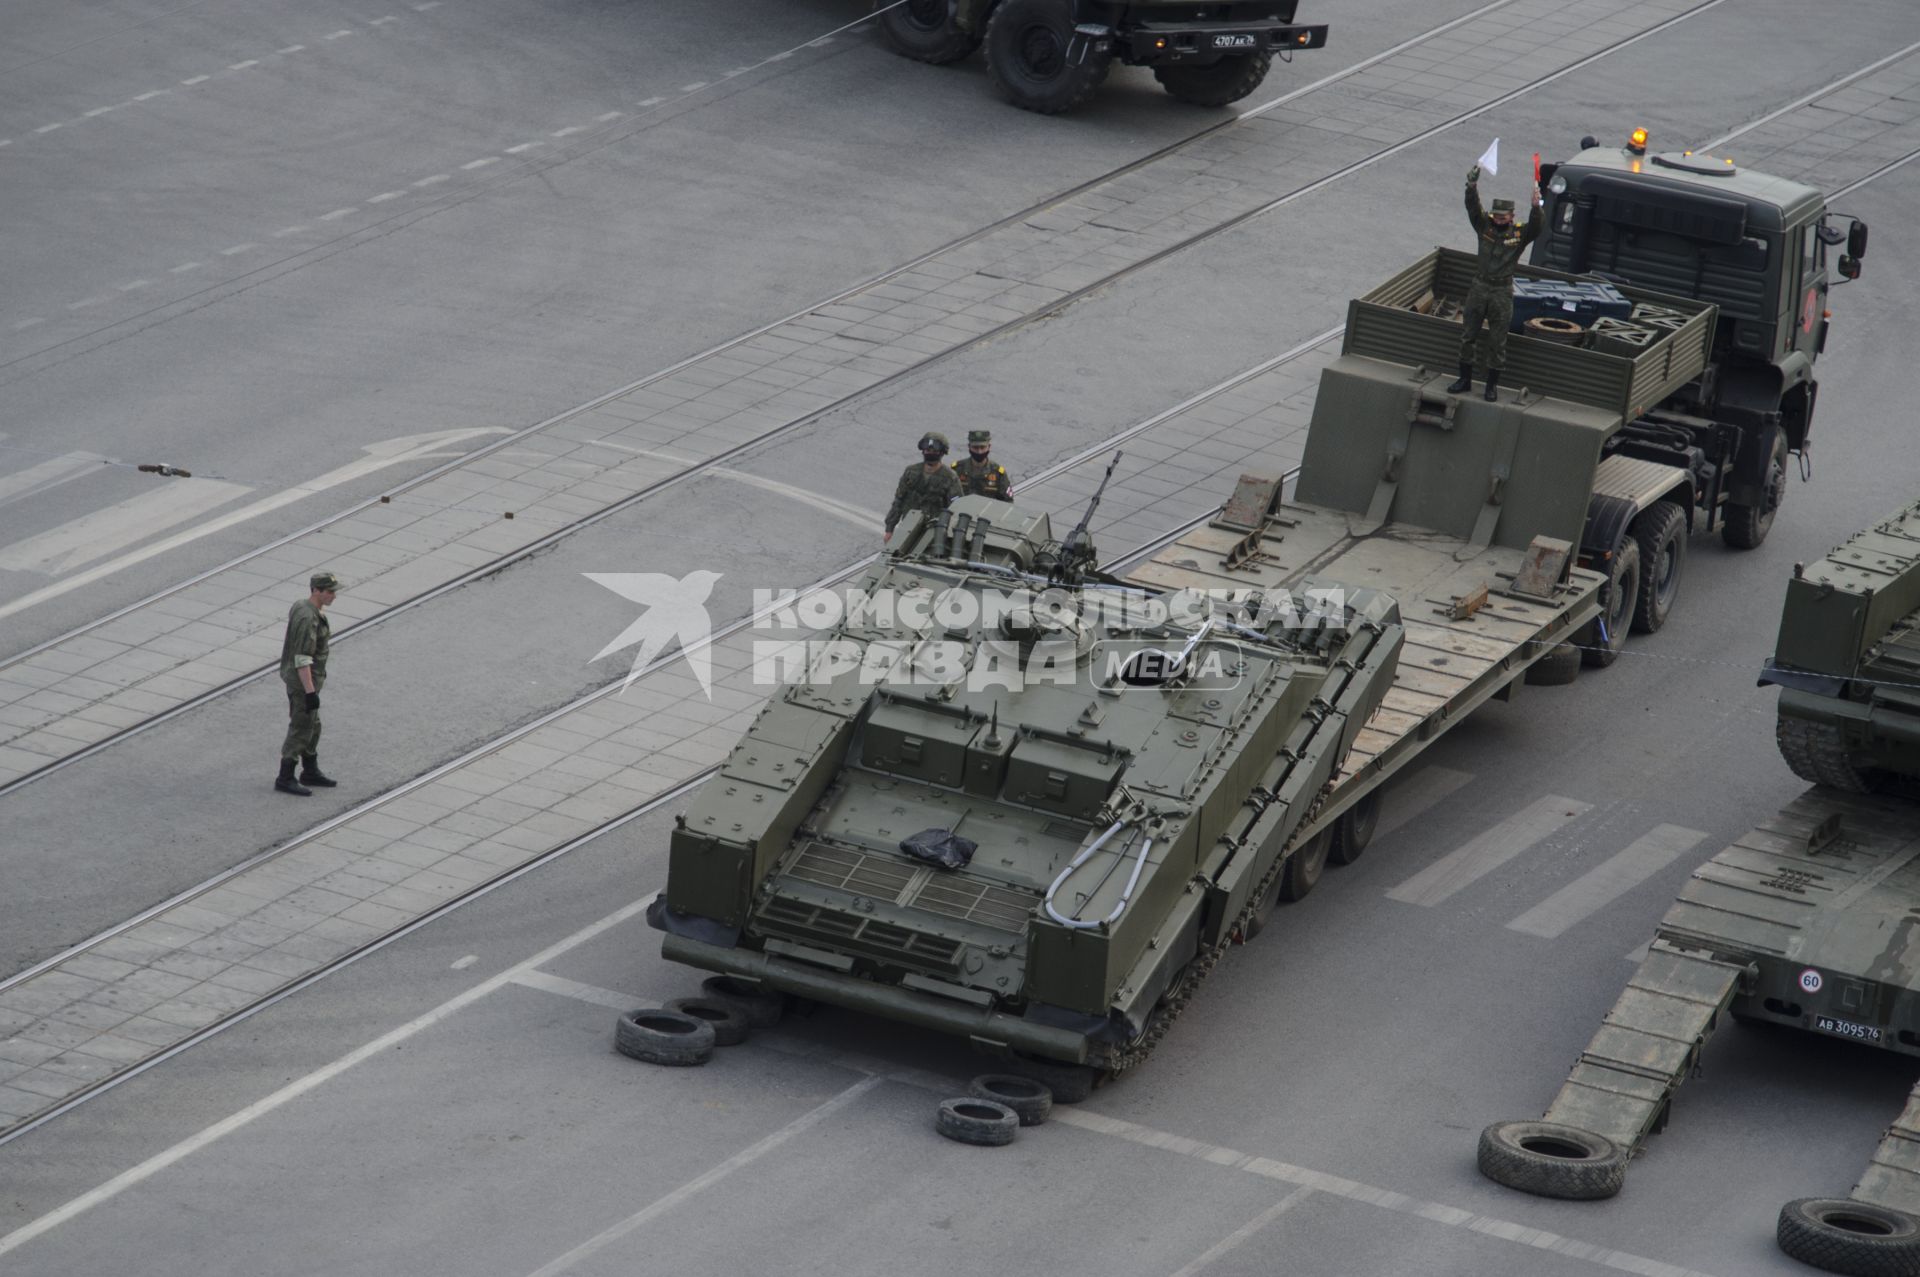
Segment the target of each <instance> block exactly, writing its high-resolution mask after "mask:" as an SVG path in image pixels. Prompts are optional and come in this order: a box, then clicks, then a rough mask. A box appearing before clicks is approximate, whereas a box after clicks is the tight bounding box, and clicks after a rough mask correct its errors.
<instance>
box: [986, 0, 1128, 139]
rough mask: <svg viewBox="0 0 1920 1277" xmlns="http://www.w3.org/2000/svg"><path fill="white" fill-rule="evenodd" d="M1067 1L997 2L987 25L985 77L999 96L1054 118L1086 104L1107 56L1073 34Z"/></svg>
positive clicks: (1109, 57)
mask: <svg viewBox="0 0 1920 1277" xmlns="http://www.w3.org/2000/svg"><path fill="white" fill-rule="evenodd" d="M1073 28H1074V22H1073V5H1072V4H1071V3H1070V0H1000V4H999V6H998V7H997V8H995V9H994V11H993V16H992V17H991V18H989V19H988V20H987V39H986V45H987V74H988V75H989V76H991V77H992V78H993V83H994V87H995V88H996V89H998V90H999V92H1000V96H1001V97H1003V98H1005V99H1006V100H1007V101H1009V102H1011V103H1013V105H1015V106H1017V107H1020V108H1021V109H1022V110H1026V111H1037V112H1038V113H1040V114H1041V115H1058V114H1060V112H1062V111H1071V110H1072V109H1073V108H1075V107H1077V106H1079V105H1081V104H1082V103H1084V102H1086V101H1087V99H1089V98H1091V97H1092V96H1093V93H1094V90H1095V89H1098V88H1099V87H1100V82H1101V81H1102V80H1105V79H1106V78H1107V69H1108V67H1109V66H1110V65H1111V64H1112V62H1113V54H1112V52H1111V51H1106V52H1099V51H1096V50H1095V49H1094V48H1093V47H1092V46H1091V45H1090V44H1089V43H1088V42H1087V40H1086V39H1085V38H1084V37H1079V36H1076V35H1075V34H1074V29H1073Z"/></svg>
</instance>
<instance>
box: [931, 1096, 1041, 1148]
mask: <svg viewBox="0 0 1920 1277" xmlns="http://www.w3.org/2000/svg"><path fill="white" fill-rule="evenodd" d="M933 1129H934V1130H936V1131H938V1132H940V1133H941V1134H942V1135H944V1136H946V1137H947V1138H948V1139H950V1140H958V1141H959V1142H960V1143H962V1144H979V1145H982V1146H983V1147H987V1148H993V1147H996V1146H998V1145H1001V1144H1011V1143H1013V1137H1014V1136H1015V1135H1016V1134H1018V1133H1019V1130H1020V1115H1019V1114H1018V1113H1015V1112H1014V1111H1013V1110H1012V1109H1010V1108H1008V1107H1007V1106H1006V1105H1004V1104H1000V1103H998V1102H996V1101H994V1100H981V1099H976V1098H974V1097H973V1096H971V1095H967V1096H962V1097H961V1098H959V1099H957V1100H941V1101H940V1108H939V1110H938V1111H937V1112H935V1113H934V1115H933Z"/></svg>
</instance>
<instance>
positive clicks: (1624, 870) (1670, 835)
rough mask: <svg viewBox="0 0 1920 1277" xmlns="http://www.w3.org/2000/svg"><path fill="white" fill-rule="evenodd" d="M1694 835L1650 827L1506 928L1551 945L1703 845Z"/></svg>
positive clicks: (1677, 829)
mask: <svg viewBox="0 0 1920 1277" xmlns="http://www.w3.org/2000/svg"><path fill="white" fill-rule="evenodd" d="M1706 837H1707V836H1706V834H1705V833H1703V832H1701V831H1700V830H1698V829H1683V828H1682V827H1680V826H1679V825H1656V826H1654V828H1653V829H1651V830H1650V831H1648V832H1647V833H1645V834H1642V835H1641V836H1640V837H1638V838H1636V839H1634V840H1633V841H1632V842H1631V843H1629V844H1627V846H1626V847H1624V848H1622V849H1621V850H1620V851H1619V852H1617V853H1615V854H1614V855H1612V856H1609V857H1608V858H1607V859H1606V860H1604V861H1602V862H1601V863H1599V864H1597V865H1595V866H1594V867H1593V868H1592V869H1590V870H1588V871H1587V872H1586V873H1584V874H1582V875H1581V876H1580V877H1578V878H1576V879H1575V880H1574V881H1572V882H1570V883H1568V884H1567V885H1566V886H1564V887H1562V888H1560V890H1558V891H1556V892H1554V893H1553V894H1552V895H1550V896H1548V897H1547V898H1546V899H1545V900H1542V901H1541V902H1540V903H1539V904H1537V905H1535V906H1534V907H1533V908H1531V909H1529V910H1527V911H1526V912H1525V913H1523V914H1521V915H1520V916H1519V917H1517V918H1515V919H1514V920H1513V921H1512V922H1509V923H1508V924H1507V928H1508V930H1510V931H1524V932H1526V933H1527V934H1528V935H1530V936H1540V937H1542V938H1544V939H1547V940H1551V939H1553V938H1554V937H1556V936H1558V935H1560V934H1561V933H1563V932H1564V931H1566V930H1567V928H1569V927H1571V926H1573V925H1574V924H1575V923H1577V922H1580V921H1581V920H1583V919H1585V918H1586V917H1588V916H1589V915H1591V914H1593V913H1596V912H1598V911H1599V910H1600V909H1602V908H1605V907H1606V906H1607V905H1610V904H1612V903H1613V902H1614V901H1615V900H1618V899H1619V898H1620V897H1621V896H1624V895H1626V894H1627V892H1629V891H1632V890H1633V889H1634V888H1635V887H1637V886H1639V885H1640V884H1641V883H1643V882H1645V881H1646V880H1647V879H1648V878H1651V877H1652V876H1653V875H1654V874H1657V873H1659V872H1660V871H1661V870H1662V869H1665V868H1666V867H1667V866H1668V865H1670V864H1672V863H1673V862H1674V861H1675V860H1678V859H1679V858H1680V857H1681V856H1683V855H1685V854H1686V853H1687V852H1689V851H1692V850H1693V849H1694V848H1695V847H1698V846H1699V845H1700V844H1701V843H1702V842H1704V841H1706Z"/></svg>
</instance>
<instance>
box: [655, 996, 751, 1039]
mask: <svg viewBox="0 0 1920 1277" xmlns="http://www.w3.org/2000/svg"><path fill="white" fill-rule="evenodd" d="M666 1009H667V1010H669V1011H678V1012H679V1013H680V1014H681V1015H689V1016H692V1017H693V1018H694V1019H696V1020H705V1021H706V1022H707V1023H708V1024H709V1025H711V1026H713V1044H714V1045H715V1046H739V1045H740V1044H741V1043H742V1042H745V1041H746V1040H747V1034H749V1033H751V1032H752V1031H753V1025H751V1024H750V1023H748V1021H747V1015H746V1012H744V1011H742V1010H741V1009H740V1008H739V1007H737V1006H735V1005H734V1004H733V1003H731V1002H722V1001H721V1000H720V999H719V998H674V999H673V1000H672V1001H670V1002H668V1003H667V1006H666Z"/></svg>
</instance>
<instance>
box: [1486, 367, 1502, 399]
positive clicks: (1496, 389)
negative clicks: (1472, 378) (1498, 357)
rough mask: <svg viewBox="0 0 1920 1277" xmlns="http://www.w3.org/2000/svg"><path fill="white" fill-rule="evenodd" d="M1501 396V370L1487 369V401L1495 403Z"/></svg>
mask: <svg viewBox="0 0 1920 1277" xmlns="http://www.w3.org/2000/svg"><path fill="white" fill-rule="evenodd" d="M1499 398H1500V370H1499V369H1498V368H1489V369H1487V402H1488V403H1494V402H1496V401H1498V400H1499Z"/></svg>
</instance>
